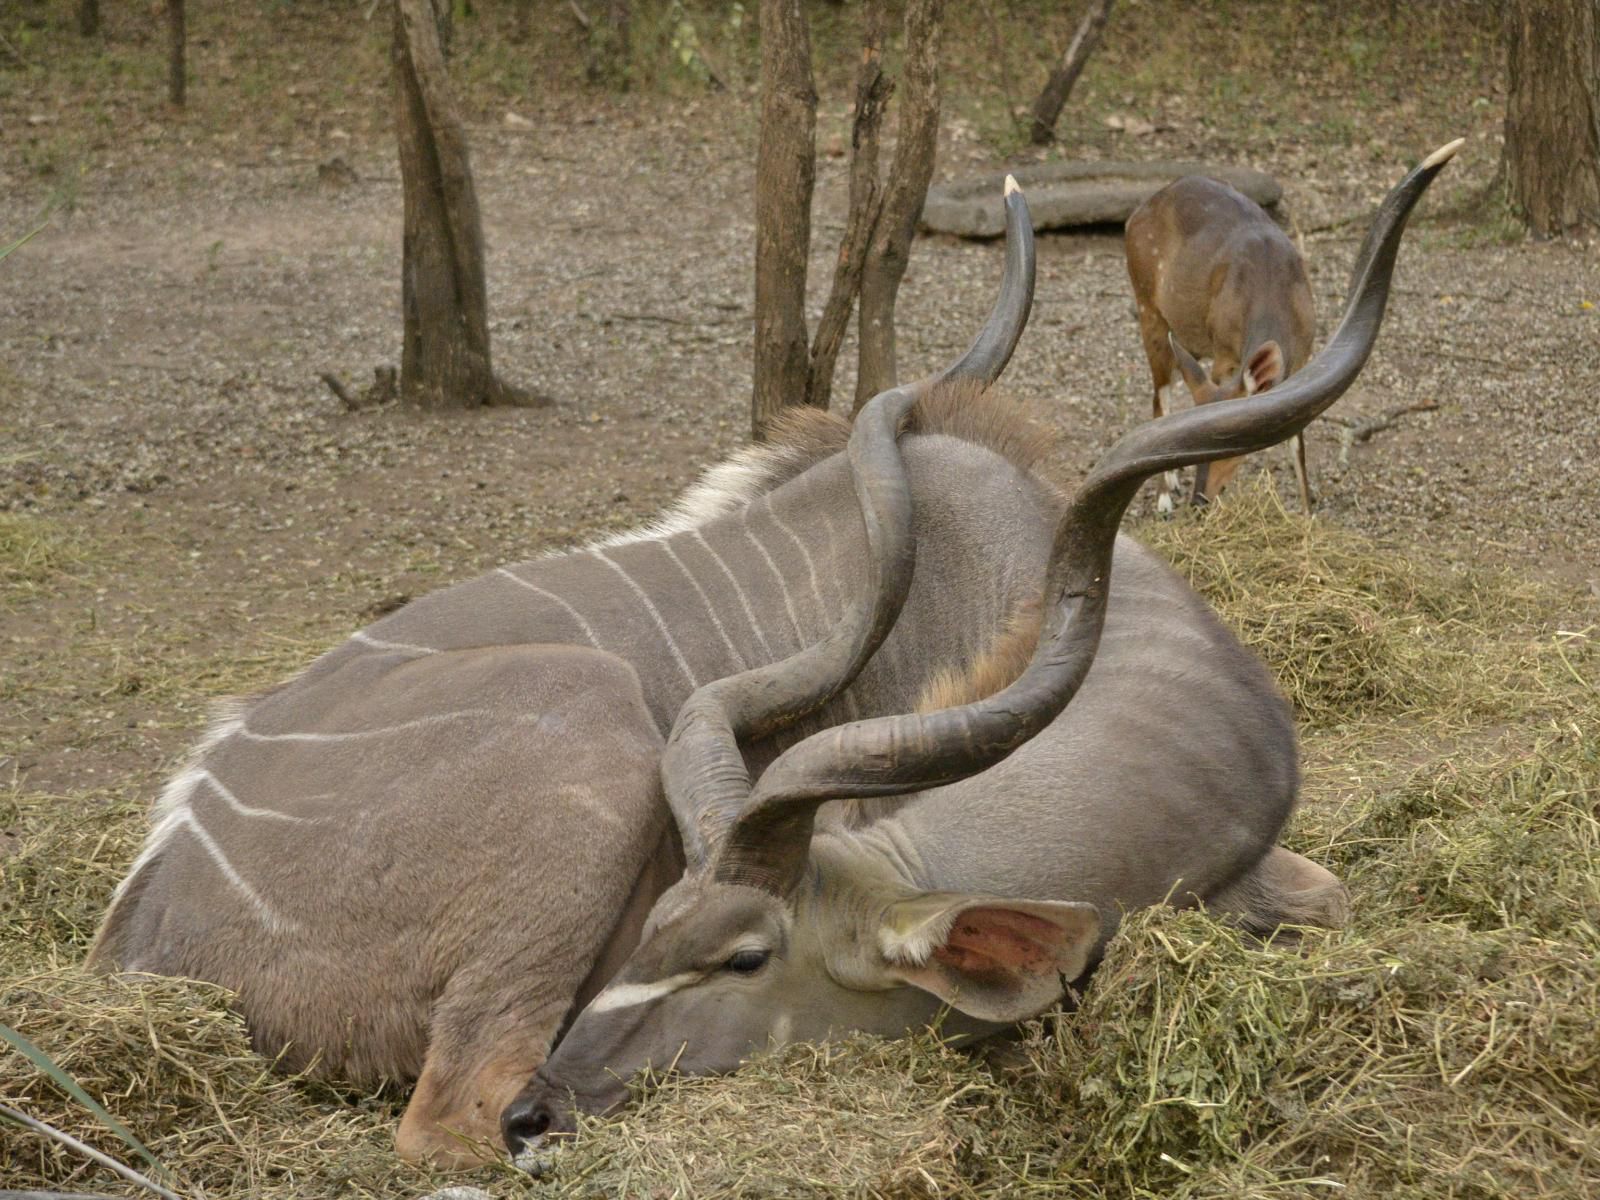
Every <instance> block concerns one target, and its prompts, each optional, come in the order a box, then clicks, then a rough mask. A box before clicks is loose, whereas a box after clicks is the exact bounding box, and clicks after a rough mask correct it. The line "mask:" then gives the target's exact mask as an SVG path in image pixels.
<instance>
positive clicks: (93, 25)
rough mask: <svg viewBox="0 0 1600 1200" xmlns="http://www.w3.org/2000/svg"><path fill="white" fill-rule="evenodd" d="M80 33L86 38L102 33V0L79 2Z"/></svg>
mask: <svg viewBox="0 0 1600 1200" xmlns="http://www.w3.org/2000/svg"><path fill="white" fill-rule="evenodd" d="M78 32H79V33H81V34H82V35H83V36H84V37H93V36H94V35H95V34H97V33H99V32H100V0H78Z"/></svg>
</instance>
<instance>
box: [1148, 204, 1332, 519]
mask: <svg viewBox="0 0 1600 1200" xmlns="http://www.w3.org/2000/svg"><path fill="white" fill-rule="evenodd" d="M1126 247H1127V254H1128V278H1129V280H1130V281H1131V282H1132V284H1133V298H1134V302H1135V303H1136V305H1137V306H1138V311H1139V335H1140V339H1141V340H1142V341H1143V343H1144V352H1145V357H1146V358H1147V359H1148V360H1149V362H1150V374H1151V376H1152V377H1153V379H1154V384H1155V399H1154V411H1155V415H1156V416H1157V417H1159V416H1161V415H1162V414H1163V413H1165V412H1166V411H1167V409H1168V407H1170V405H1171V403H1172V398H1173V393H1174V391H1175V390H1176V388H1177V384H1178V380H1179V379H1180V378H1181V379H1182V380H1183V382H1184V385H1185V386H1186V387H1187V388H1188V389H1189V394H1190V395H1191V396H1192V397H1193V398H1194V402H1195V403H1196V404H1212V403H1215V402H1216V401H1218V400H1231V399H1233V398H1235V397H1237V396H1248V395H1251V394H1252V393H1254V392H1258V391H1263V390H1265V389H1266V388H1269V387H1271V386H1273V385H1274V384H1275V383H1278V382H1279V381H1281V380H1282V379H1283V378H1284V377H1285V376H1286V375H1288V374H1290V373H1292V372H1294V371H1298V370H1299V369H1300V368H1301V367H1302V366H1304V365H1305V362H1306V359H1308V358H1310V357H1311V341H1312V338H1313V336H1314V334H1315V332H1316V310H1315V306H1314V302H1313V300H1312V298H1311V284H1310V281H1309V280H1308V279H1307V278H1306V265H1305V262H1304V260H1303V259H1302V258H1301V257H1300V252H1299V251H1298V250H1297V249H1295V246H1294V244H1293V243H1292V242H1291V241H1290V240H1289V239H1288V237H1287V236H1285V235H1284V232H1283V230H1281V229H1279V228H1278V226H1277V224H1276V223H1275V222H1274V221H1273V220H1272V218H1271V217H1269V216H1268V215H1267V214H1266V212H1265V211H1263V210H1262V208H1261V206H1260V205H1259V204H1257V203H1256V202H1255V201H1254V200H1252V199H1250V198H1249V197H1248V196H1246V195H1244V194H1243V193H1241V192H1238V191H1236V190H1235V189H1233V188H1231V187H1229V186H1228V185H1227V184H1225V183H1222V182H1220V181H1219V180H1216V179H1208V178H1206V177H1205V176H1203V175H1190V176H1186V177H1185V178H1183V179H1179V180H1177V181H1175V182H1173V183H1170V184H1168V185H1167V186H1166V187H1164V188H1162V189H1161V190H1160V191H1159V192H1157V193H1156V194H1155V195H1153V196H1151V197H1150V198H1149V199H1148V200H1146V201H1145V202H1144V203H1143V204H1141V205H1140V206H1139V207H1138V208H1137V209H1135V210H1134V212H1133V215H1132V216H1130V217H1129V218H1128V223H1127V237H1126ZM1197 356H1198V357H1200V358H1210V359H1211V372H1210V374H1209V375H1208V374H1207V373H1206V372H1205V371H1204V370H1202V369H1201V367H1200V365H1199V364H1198V363H1197V362H1196V361H1195V358H1196V357H1197ZM1290 441H1291V443H1292V449H1293V454H1294V458H1293V461H1294V467H1295V477H1296V480H1297V482H1298V484H1299V488H1300V502H1301V505H1302V507H1303V508H1304V510H1305V511H1306V512H1310V511H1311V485H1310V481H1309V480H1308V479H1307V476H1306V449H1305V439H1304V438H1303V437H1302V436H1301V435H1300V434H1295V435H1294V437H1293V438H1291V439H1290ZM1238 467H1239V460H1238V459H1237V458H1230V459H1224V460H1222V461H1220V462H1214V463H1202V464H1201V465H1200V467H1199V468H1198V470H1197V471H1196V473H1195V484H1194V493H1193V497H1192V499H1193V502H1194V503H1196V504H1203V503H1206V502H1208V501H1210V500H1214V499H1216V497H1217V496H1218V495H1219V494H1220V493H1221V491H1222V489H1223V488H1224V487H1225V486H1226V485H1227V483H1228V481H1229V480H1230V479H1232V478H1233V474H1234V472H1235V471H1236V470H1238ZM1176 487H1177V476H1176V473H1175V472H1169V473H1167V474H1165V475H1164V476H1163V478H1162V480H1161V486H1160V491H1159V494H1158V496H1157V500H1156V507H1157V509H1158V510H1159V511H1161V512H1163V513H1168V512H1171V511H1172V491H1173V489H1174V488H1176Z"/></svg>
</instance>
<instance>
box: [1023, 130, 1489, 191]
mask: <svg viewBox="0 0 1600 1200" xmlns="http://www.w3.org/2000/svg"><path fill="white" fill-rule="evenodd" d="M1460 144H1461V143H1460V142H1457V143H1456V145H1458V146H1459V145H1460ZM1021 190H1022V185H1021V184H1020V183H1018V182H1017V177H1016V176H1015V175H1007V176H1006V192H1005V194H1006V195H1008V196H1009V195H1011V194H1012V193H1013V192H1020V191H1021Z"/></svg>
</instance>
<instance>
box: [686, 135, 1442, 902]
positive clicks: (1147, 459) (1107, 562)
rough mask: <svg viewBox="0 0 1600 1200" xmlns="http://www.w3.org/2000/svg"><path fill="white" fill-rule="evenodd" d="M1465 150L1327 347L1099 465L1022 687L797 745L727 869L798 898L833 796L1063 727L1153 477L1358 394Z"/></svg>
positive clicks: (1144, 430) (1391, 234) (1379, 262)
mask: <svg viewBox="0 0 1600 1200" xmlns="http://www.w3.org/2000/svg"><path fill="white" fill-rule="evenodd" d="M1460 145H1461V142H1460V140H1457V141H1454V142H1451V143H1450V144H1449V145H1446V146H1442V147H1440V148H1439V149H1438V150H1436V151H1434V152H1433V153H1432V154H1430V155H1429V156H1428V157H1427V158H1426V159H1424V160H1423V161H1422V162H1421V163H1420V164H1419V165H1418V166H1417V167H1416V168H1415V169H1414V170H1412V171H1411V172H1410V173H1409V174H1408V175H1407V176H1406V177H1405V178H1404V179H1403V180H1401V181H1400V183H1399V184H1398V185H1396V187H1395V188H1394V190H1393V191H1391V192H1390V193H1389V195H1388V197H1387V198H1386V199H1385V200H1384V202H1383V204H1382V205H1381V206H1380V207H1379V209H1378V212H1377V215H1376V216H1375V217H1374V219H1373V224H1372V229H1371V232H1369V234H1368V235H1367V240H1366V241H1365V242H1364V243H1363V245H1362V248H1361V250H1360V251H1359V252H1358V255H1357V264H1356V265H1357V277H1356V279H1355V281H1354V283H1353V284H1352V287H1351V290H1350V295H1349V297H1348V300H1347V303H1346V307H1345V312H1344V318H1343V320H1341V321H1340V323H1339V328H1338V329H1337V330H1336V331H1335V332H1334V334H1333V336H1332V337H1331V338H1330V339H1329V340H1328V343H1327V345H1326V346H1324V347H1323V349H1322V351H1321V353H1319V354H1318V355H1317V356H1316V357H1314V358H1313V359H1312V360H1311V361H1310V362H1309V363H1307V364H1306V365H1305V367H1303V368H1302V369H1301V370H1299V371H1297V372H1295V374H1293V375H1291V376H1290V377H1289V378H1288V379H1287V380H1285V381H1284V382H1282V383H1280V384H1278V385H1276V386H1275V387H1273V388H1270V389H1269V390H1267V391H1264V392H1258V393H1256V394H1255V395H1253V396H1248V397H1242V398H1240V399H1237V400H1229V401H1222V402H1219V403H1216V404H1208V405H1203V406H1200V407H1196V408H1191V409H1186V410H1184V411H1182V412H1178V413H1173V414H1171V415H1168V416H1165V417H1162V418H1160V419H1158V420H1154V421H1150V422H1148V423H1146V424H1144V425H1141V426H1139V427H1137V428H1135V429H1133V430H1132V431H1130V432H1129V433H1127V434H1126V435H1124V436H1123V438H1122V439H1121V440H1120V441H1119V442H1118V443H1117V444H1116V445H1115V446H1114V447H1113V448H1112V449H1111V451H1110V453H1108V454H1107V455H1106V456H1105V457H1104V458H1103V459H1102V460H1101V461H1100V463H1099V464H1097V465H1096V467H1095V468H1094V470H1093V471H1091V472H1090V474H1089V477H1088V479H1087V480H1086V481H1085V482H1084V484H1083V486H1082V487H1081V488H1080V489H1079V491H1078V494H1077V495H1076V496H1075V497H1074V498H1073V500H1072V502H1071V503H1070V504H1069V505H1068V506H1067V509H1066V512H1065V513H1064V514H1063V516H1062V518H1061V520H1060V522H1059V524H1058V525H1057V527H1056V533H1055V540H1054V544H1053V546H1052V550H1051V556H1050V563H1049V567H1048V572H1047V577H1046V581H1045V589H1044V608H1043V611H1044V622H1043V628H1042V629H1041V631H1040V635H1039V644H1038V647H1037V649H1036V650H1035V652H1034V655H1033V658H1032V660H1031V661H1030V662H1029V664H1028V666H1027V668H1026V669H1025V670H1024V671H1023V673H1022V674H1021V675H1020V676H1019V677H1018V678H1017V679H1016V681H1015V682H1013V683H1012V684H1011V685H1010V686H1008V687H1006V688H1004V689H1002V690H1001V691H999V692H997V693H995V694H994V695H992V696H989V697H987V698H985V699H982V700H978V701H975V702H974V703H971V704H967V705H963V706H961V707H958V708H949V709H944V710H942V711H939V712H933V713H926V714H907V715H902V716H893V717H880V718H875V719H871V720H865V721H857V722H854V723H851V724H847V725H841V726H837V727H835V728H832V729H827V730H824V731H822V732H821V733H817V734H815V735H813V736H811V737H809V738H807V739H805V740H804V741H802V742H799V743H797V744H796V745H794V746H791V747H790V748H789V749H788V750H786V751H785V752H784V753H783V754H781V755H779V757H778V758H777V759H776V760H775V761H774V762H773V763H772V764H771V765H770V766H769V767H768V768H767V769H766V771H765V772H764V773H763V774H762V776H761V779H760V782H759V783H758V784H757V785H756V786H755V788H754V790H753V792H752V794H751V796H750V799H749V800H748V802H747V803H746V804H745V806H744V809H743V810H742V811H741V812H740V813H739V815H738V818H737V819H736V820H735V821H734V822H733V824H732V826H731V827H730V828H729V829H728V832H727V834H726V836H725V837H724V838H723V839H722V841H721V843H720V845H719V846H718V847H717V854H716V859H715V861H714V863H713V866H712V869H713V872H714V875H715V877H716V878H717V879H719V880H723V881H725V882H730V883H744V884H749V885H753V886H757V887H761V888H764V889H767V890H769V891H773V892H776V893H778V894H780V895H783V894H787V893H788V891H789V890H790V889H792V888H793V887H794V885H795V884H796V883H797V882H798V881H799V879H800V878H801V876H802V874H803V871H804V868H805V863H806V859H807V856H808V854H809V847H810V841H811V831H812V824H813V820H814V817H815V813H816V810H817V808H818V807H819V806H820V805H822V804H823V803H825V802H827V801H829V800H839V799H847V798H864V797H873V796H893V795H899V794H902V793H905V792H910V791H919V790H922V789H925V788H930V787H937V786H939V785H941V784H948V783H954V782H955V781H957V780H960V779H964V778H966V777H968V776H970V775H975V774H977V773H978V772H979V771H982V770H985V769H986V768H988V767H990V766H993V765H994V764H995V763H997V762H999V761H1000V760H1002V759H1003V758H1005V757H1006V756H1007V755H1009V754H1010V753H1011V752H1012V751H1013V750H1015V749H1016V748H1017V747H1018V746H1021V745H1022V744H1023V743H1025V742H1026V741H1027V740H1028V739H1029V738H1031V737H1033V736H1034V735H1035V734H1037V733H1038V732H1039V731H1040V730H1042V729H1043V728H1044V727H1045V726H1046V725H1048V724H1049V723H1050V722H1051V721H1053V720H1054V719H1055V718H1056V716H1057V714H1059V713H1060V712H1061V710H1062V709H1063V708H1065V707H1066V705H1067V704H1068V702H1070V701H1071V699H1072V697H1073V696H1074V694H1076V692H1077V690H1078V688H1079V687H1080V686H1081V685H1082V683H1083V680H1084V677H1085V676H1086V675H1087V674H1088V671H1089V667H1090V664H1091V663H1092V662H1093V661H1094V655H1095V651H1096V650H1097V649H1098V647H1099V643H1100V633H1101V630H1102V628H1103V627H1104V623H1105V609H1106V599H1107V596H1108V594H1109V590H1110V578H1111V556H1112V548H1113V545H1114V543H1115V540H1116V533H1117V527H1118V526H1119V525H1120V524H1121V521H1122V514H1123V512H1124V511H1125V510H1126V508H1127V506H1128V504H1129V502H1130V501H1131V500H1132V499H1133V497H1134V494H1135V493H1136V492H1137V491H1138V489H1139V487H1140V485H1141V484H1142V483H1143V482H1144V481H1145V480H1146V479H1148V478H1150V477H1151V476H1152V475H1155V474H1157V473H1158V472H1161V471H1169V470H1176V469H1178V468H1180V467H1185V466H1190V465H1192V464H1196V463H1202V462H1210V461H1212V460H1214V459H1219V458H1230V457H1234V456H1237V455H1243V454H1249V453H1253V452H1255V451H1257V450H1262V449H1265V448H1266V447H1268V446H1271V445H1273V444H1274V443H1276V442H1280V441H1282V440H1284V439H1285V438H1287V437H1290V436H1291V435H1293V434H1295V433H1298V432H1299V431H1300V430H1302V429H1304V428H1305V427H1306V426H1307V425H1308V424H1310V422H1311V421H1312V420H1313V418H1315V417H1316V416H1317V414H1318V413H1320V412H1322V411H1323V410H1324V409H1326V408H1327V407H1328V406H1329V405H1330V404H1332V403H1333V402H1334V401H1335V400H1336V399H1338V398H1339V396H1340V395H1342V394H1343V393H1344V391H1345V390H1346V389H1347V388H1348V387H1349V386H1350V385H1351V384H1352V383H1353V382H1354V381H1355V379H1356V376H1357V375H1358V374H1359V373H1360V371H1361V368H1362V366H1363V365H1364V364H1365V363H1366V360H1367V356H1368V355H1369V354H1370V353H1371V351H1372V346H1373V343H1374V342H1375V341H1376V339H1377V333H1378V327H1379V325H1380V324H1381V322H1382V320H1383V312H1384V307H1385V305H1386V303H1387V301H1388V294H1389V280H1390V277H1391V275H1392V274H1393V271H1394V262H1395V254H1396V252H1397V250H1398V249H1399V245H1400V236H1401V233H1402V231H1403V230H1404V228H1405V223H1406V218H1407V217H1408V216H1409V215H1410V213H1411V209H1412V207H1413V206H1414V205H1415V204H1416V202H1417V200H1418V199H1419V198H1420V197H1421V196H1422V193H1423V192H1424V191H1425V190H1427V187H1428V184H1429V183H1431V182H1432V181H1433V178H1434V176H1436V175H1437V174H1438V173H1439V171H1440V170H1441V169H1443V167H1444V165H1445V163H1447V162H1448V161H1449V160H1450V158H1451V157H1452V156H1453V155H1454V154H1455V152H1456V150H1457V149H1458V148H1459V147H1460Z"/></svg>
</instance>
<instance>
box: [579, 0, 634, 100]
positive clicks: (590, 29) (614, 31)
mask: <svg viewBox="0 0 1600 1200" xmlns="http://www.w3.org/2000/svg"><path fill="white" fill-rule="evenodd" d="M572 11H573V13H574V15H575V16H577V18H578V20H579V22H580V23H581V24H582V25H583V31H584V47H583V75H584V78H585V79H587V80H588V81H589V82H590V83H595V84H603V85H605V86H608V87H614V88H617V89H618V90H622V91H625V90H626V89H627V87H628V84H629V83H630V82H631V78H632V69H631V68H632V60H633V33H632V29H633V5H632V4H631V2H630V0H601V3H600V4H599V6H598V12H597V14H596V15H595V16H594V17H591V16H589V14H588V13H586V12H585V11H584V10H583V8H582V7H581V6H580V5H579V4H577V3H576V0H574V2H573V4H572Z"/></svg>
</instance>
